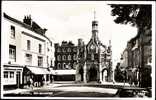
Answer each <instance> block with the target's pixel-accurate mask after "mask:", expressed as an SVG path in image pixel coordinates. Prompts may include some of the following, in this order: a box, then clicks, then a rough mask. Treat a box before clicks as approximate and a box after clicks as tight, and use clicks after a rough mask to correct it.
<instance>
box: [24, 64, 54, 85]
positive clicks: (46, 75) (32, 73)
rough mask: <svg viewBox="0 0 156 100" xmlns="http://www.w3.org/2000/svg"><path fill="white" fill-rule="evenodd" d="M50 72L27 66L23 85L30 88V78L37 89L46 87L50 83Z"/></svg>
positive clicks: (41, 68)
mask: <svg viewBox="0 0 156 100" xmlns="http://www.w3.org/2000/svg"><path fill="white" fill-rule="evenodd" d="M50 76H51V73H50V70H48V69H47V68H43V67H38V66H25V67H24V69H23V83H24V85H25V86H28V84H29V80H30V78H31V79H32V80H33V85H34V86H36V87H39V86H43V85H46V84H48V83H49V82H50V80H51V79H50Z"/></svg>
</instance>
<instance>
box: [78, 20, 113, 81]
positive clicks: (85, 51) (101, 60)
mask: <svg viewBox="0 0 156 100" xmlns="http://www.w3.org/2000/svg"><path fill="white" fill-rule="evenodd" d="M111 59H112V51H111V45H109V46H108V47H107V46H106V45H103V44H102V43H101V41H100V40H99V38H98V21H96V20H94V21H92V36H91V39H90V41H89V42H88V44H87V45H85V44H84V42H83V41H82V40H81V39H79V41H78V63H77V70H76V81H83V82H85V83H87V82H91V81H96V82H105V81H112V68H111V67H112V61H111Z"/></svg>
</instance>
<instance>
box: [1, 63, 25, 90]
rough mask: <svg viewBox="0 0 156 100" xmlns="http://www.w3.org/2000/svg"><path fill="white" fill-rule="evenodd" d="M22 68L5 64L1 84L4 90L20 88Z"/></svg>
mask: <svg viewBox="0 0 156 100" xmlns="http://www.w3.org/2000/svg"><path fill="white" fill-rule="evenodd" d="M22 73H23V66H20V65H13V64H6V65H4V69H3V77H2V81H3V82H2V83H3V87H4V89H8V88H9V89H10V88H21V87H22V84H23V83H22Z"/></svg>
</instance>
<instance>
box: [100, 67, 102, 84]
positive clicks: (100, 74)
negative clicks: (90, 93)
mask: <svg viewBox="0 0 156 100" xmlns="http://www.w3.org/2000/svg"><path fill="white" fill-rule="evenodd" d="M100 82H101V83H102V69H101V68H100Z"/></svg>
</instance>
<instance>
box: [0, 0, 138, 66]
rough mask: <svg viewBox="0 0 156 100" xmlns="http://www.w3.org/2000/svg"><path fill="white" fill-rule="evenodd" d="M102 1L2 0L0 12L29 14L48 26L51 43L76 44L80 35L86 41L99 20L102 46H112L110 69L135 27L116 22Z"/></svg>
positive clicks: (20, 17) (47, 33)
mask: <svg viewBox="0 0 156 100" xmlns="http://www.w3.org/2000/svg"><path fill="white" fill-rule="evenodd" d="M107 3H108V2H104V1H99V2H96V1H86V2H82V1H77V2H73V1H72V2H70V1H68V2H67V1H58V2H57V1H3V2H2V12H5V13H7V14H8V15H9V16H11V17H13V18H16V19H18V20H20V21H22V20H23V18H24V15H31V18H32V19H33V21H35V22H37V23H38V24H39V25H40V26H41V27H42V28H46V29H48V30H47V32H46V35H47V36H48V37H49V38H50V39H51V40H52V41H53V43H61V42H62V41H63V40H65V41H72V42H73V43H74V44H75V45H77V41H78V39H79V38H82V39H83V40H84V42H85V44H87V43H88V42H89V40H90V38H91V35H92V33H91V28H92V27H91V24H92V21H93V20H94V11H95V12H96V20H97V21H98V22H99V24H98V25H99V26H98V29H99V33H98V36H99V39H100V41H101V42H102V43H103V44H104V45H108V44H109V40H111V45H112V54H113V55H112V56H113V58H112V61H113V68H114V66H115V65H116V63H117V62H118V61H120V57H121V54H122V52H123V51H124V49H125V48H126V45H127V41H129V40H130V39H131V38H133V37H135V36H136V33H137V29H136V28H135V27H132V26H131V25H122V24H116V23H115V22H114V21H113V20H114V19H115V17H113V16H111V7H110V6H109V5H107Z"/></svg>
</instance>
